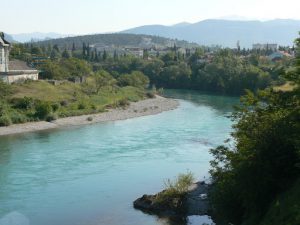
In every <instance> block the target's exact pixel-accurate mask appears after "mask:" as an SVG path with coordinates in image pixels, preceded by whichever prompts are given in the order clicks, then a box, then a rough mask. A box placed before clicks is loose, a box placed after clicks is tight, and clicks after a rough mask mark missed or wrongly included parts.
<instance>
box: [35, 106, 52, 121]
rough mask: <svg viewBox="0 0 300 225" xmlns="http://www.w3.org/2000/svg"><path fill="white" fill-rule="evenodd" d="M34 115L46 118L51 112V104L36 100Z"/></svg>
mask: <svg viewBox="0 0 300 225" xmlns="http://www.w3.org/2000/svg"><path fill="white" fill-rule="evenodd" d="M35 110H36V112H35V116H36V117H38V118H39V119H46V117H47V116H48V115H49V114H50V113H52V106H51V104H50V103H49V102H38V103H37V104H36V106H35Z"/></svg>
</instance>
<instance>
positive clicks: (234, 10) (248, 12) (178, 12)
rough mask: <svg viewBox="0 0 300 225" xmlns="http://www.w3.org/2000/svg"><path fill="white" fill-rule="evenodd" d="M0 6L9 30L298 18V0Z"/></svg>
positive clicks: (3, 0)
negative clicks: (236, 17)
mask: <svg viewBox="0 0 300 225" xmlns="http://www.w3.org/2000/svg"><path fill="white" fill-rule="evenodd" d="M0 7H1V13H0V20H1V23H0V31H1V30H2V31H5V32H7V33H12V34H15V33H28V32H35V31H40V32H58V33H63V34H86V33H103V32H112V31H120V30H123V29H126V28H132V27H135V26H140V25H148V24H164V25H171V24H175V23H179V22H182V21H187V22H198V21H200V20H204V19H209V18H223V17H228V16H229V17H232V16H241V17H245V18H249V19H261V20H266V19H274V18H293V19H300V13H299V10H300V0H284V1H282V0H281V1H279V0H146V1H144V0H0ZM2 9H4V10H2Z"/></svg>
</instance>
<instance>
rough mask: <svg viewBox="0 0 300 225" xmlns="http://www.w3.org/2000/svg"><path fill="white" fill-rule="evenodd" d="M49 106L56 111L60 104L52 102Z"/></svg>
mask: <svg viewBox="0 0 300 225" xmlns="http://www.w3.org/2000/svg"><path fill="white" fill-rule="evenodd" d="M51 107H52V110H53V112H56V111H57V110H58V109H59V107H60V104H58V103H53V104H52V105H51Z"/></svg>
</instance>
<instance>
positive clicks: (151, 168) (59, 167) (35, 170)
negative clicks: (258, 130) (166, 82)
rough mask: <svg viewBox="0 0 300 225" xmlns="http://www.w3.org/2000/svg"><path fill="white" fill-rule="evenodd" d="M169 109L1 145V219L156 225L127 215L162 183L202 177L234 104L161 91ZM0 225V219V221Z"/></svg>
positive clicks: (39, 224) (225, 133)
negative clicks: (186, 175) (175, 103)
mask: <svg viewBox="0 0 300 225" xmlns="http://www.w3.org/2000/svg"><path fill="white" fill-rule="evenodd" d="M166 94H167V95H168V96H171V97H175V98H178V99H180V100H179V101H180V106H179V108H177V109H176V110H172V111H168V112H164V113H161V114H158V115H153V116H146V117H140V118H134V119H129V120H124V121H117V122H107V123H102V124H94V125H89V126H79V127H73V128H64V129H57V130H51V131H44V132H36V133H29V134H23V135H15V136H9V137H1V138H0V146H1V149H0V218H1V217H3V216H5V215H7V214H9V213H12V212H17V213H19V214H22V215H23V217H25V218H27V219H28V221H29V223H30V224H31V225H77V224H78V225H98V224H105V225H156V224H159V225H162V224H169V223H168V222H167V221H166V220H163V219H158V218H157V217H155V216H150V215H146V214H144V213H142V212H140V211H137V210H134V209H133V208H132V202H133V200H135V199H136V198H137V197H140V196H141V195H143V194H145V193H155V192H158V191H160V190H161V189H162V188H163V183H164V180H165V179H167V178H173V177H175V176H176V175H177V174H178V173H182V172H186V171H187V170H189V171H191V172H193V173H194V174H195V176H196V178H197V179H203V178H204V177H206V178H207V176H208V169H209V160H210V159H211V156H210V154H209V152H208V151H209V149H210V148H213V147H216V146H217V145H219V144H222V143H223V141H224V140H225V139H226V138H228V137H229V133H230V131H231V124H232V122H231V120H230V119H229V118H227V117H226V115H228V113H230V111H231V110H232V108H231V106H232V105H233V104H236V103H237V99H236V98H231V97H222V96H211V95H203V94H199V93H197V92H189V91H180V92H179V91H168V92H167V93H166ZM0 222H1V220H0Z"/></svg>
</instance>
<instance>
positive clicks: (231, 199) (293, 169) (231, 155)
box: [211, 64, 300, 225]
mask: <svg viewBox="0 0 300 225" xmlns="http://www.w3.org/2000/svg"><path fill="white" fill-rule="evenodd" d="M295 66H296V71H298V69H299V66H300V65H299V64H296V65H295ZM288 78H290V77H289V75H287V79H288ZM299 80H300V73H298V74H297V76H295V74H294V75H293V80H292V81H293V82H295V83H298V82H299ZM299 118H300V88H299V86H297V87H295V88H294V89H293V90H292V91H290V92H281V91H273V90H272V89H267V90H265V91H259V92H258V93H257V94H254V93H252V92H250V91H248V92H247V95H245V96H244V97H242V98H241V105H240V106H239V107H237V111H236V112H235V113H234V114H233V119H234V120H236V121H237V123H236V124H235V126H234V129H235V131H234V133H233V137H234V139H235V145H234V146H220V147H218V148H216V149H212V150H211V153H212V154H213V156H214V160H213V161H212V162H211V166H212V169H211V175H212V178H213V183H214V185H213V189H212V191H211V200H212V205H213V208H214V211H215V213H216V217H217V219H218V220H220V221H222V222H221V223H220V224H228V223H232V224H242V223H243V224H245V225H246V224H249V225H251V224H258V223H259V222H260V220H261V219H262V218H263V216H264V215H265V213H266V212H267V210H268V208H269V206H270V204H271V203H272V202H273V201H274V199H275V198H276V197H277V196H278V195H280V194H281V193H283V192H284V191H286V190H288V189H289V188H290V187H291V186H292V185H293V184H294V182H295V181H296V180H297V179H298V178H299V175H300V123H299V121H300V120H299Z"/></svg>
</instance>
